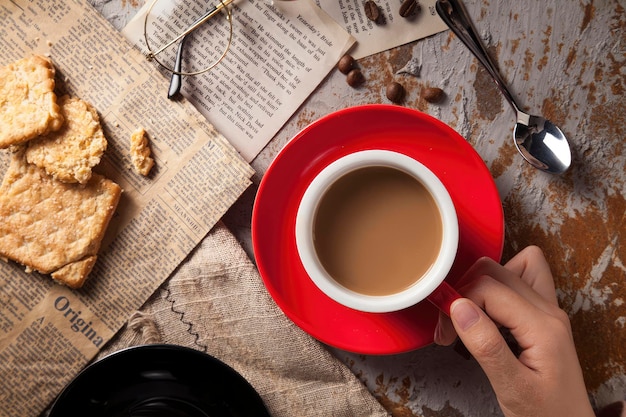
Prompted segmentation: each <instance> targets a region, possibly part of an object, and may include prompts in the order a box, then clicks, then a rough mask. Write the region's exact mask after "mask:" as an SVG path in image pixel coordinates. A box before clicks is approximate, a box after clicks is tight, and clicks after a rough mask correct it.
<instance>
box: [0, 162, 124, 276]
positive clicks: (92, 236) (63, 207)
mask: <svg viewBox="0 0 626 417" xmlns="http://www.w3.org/2000/svg"><path fill="white" fill-rule="evenodd" d="M121 192H122V190H121V188H120V187H119V186H118V185H117V184H115V183H114V182H112V181H111V180H108V179H106V178H105V177H103V176H101V175H98V174H94V175H93V176H92V177H91V179H90V180H89V181H88V182H87V183H86V184H77V183H72V184H69V183H63V182H60V181H58V180H56V179H54V178H52V177H51V176H49V175H47V174H46V173H45V171H44V170H42V169H41V168H39V167H37V166H35V165H32V164H29V163H27V162H26V159H25V156H24V152H23V150H19V151H17V152H15V153H14V154H13V155H12V159H11V163H10V166H9V169H8V170H7V172H6V174H5V177H4V180H3V182H2V184H1V185H0V219H2V221H1V222H0V256H2V257H5V258H8V259H11V260H13V261H16V262H19V263H21V264H23V265H25V266H26V269H27V271H30V270H36V271H39V272H41V273H43V274H52V277H53V278H54V279H56V280H57V281H59V282H61V283H63V284H65V285H68V286H69V287H71V288H80V287H81V286H82V285H83V283H84V282H85V280H86V278H87V275H88V274H89V272H90V271H91V268H92V267H93V265H94V263H95V260H96V257H97V254H98V250H99V249H100V245H101V243H102V239H103V237H104V234H105V231H106V229H107V226H108V224H109V221H110V219H111V217H112V215H113V213H114V211H115V208H116V207H117V204H118V202H119V199H120V196H121Z"/></svg>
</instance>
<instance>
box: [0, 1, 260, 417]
mask: <svg viewBox="0 0 626 417" xmlns="http://www.w3.org/2000/svg"><path fill="white" fill-rule="evenodd" d="M0 21H1V22H2V25H0V65H6V64H8V63H9V62H12V61H15V60H18V59H20V58H23V57H26V56H29V55H30V54H32V53H38V54H45V55H47V56H49V57H50V58H51V59H52V61H53V62H54V64H55V67H56V68H57V87H58V89H59V91H62V92H67V93H69V94H71V95H73V96H76V97H80V98H81V99H83V100H85V101H88V102H90V103H91V104H92V105H93V106H94V107H95V108H96V109H97V110H98V112H99V114H100V116H101V122H102V125H103V130H104V133H105V136H106V137H107V139H108V141H109V146H108V149H107V151H106V153H105V157H104V158H103V161H102V162H101V164H100V165H99V166H98V170H99V171H100V173H102V174H104V175H105V176H106V177H108V178H110V179H112V180H113V181H115V182H117V183H118V184H120V186H121V187H122V188H123V190H124V192H123V195H122V198H121V201H120V204H119V206H118V208H117V211H116V213H115V215H114V218H113V220H112V221H111V223H110V225H109V228H108V230H107V236H106V239H105V242H103V246H102V248H101V250H100V254H99V257H98V261H97V263H96V266H95V268H94V270H93V271H92V273H91V275H90V277H89V279H88V281H87V283H86V284H85V286H84V287H83V288H82V289H80V290H70V289H69V288H67V287H64V286H61V285H58V284H56V283H54V282H53V281H52V280H51V279H50V277H48V276H42V275H39V274H37V273H30V274H29V273H26V272H25V271H24V268H23V267H22V266H20V265H18V264H16V263H14V262H11V261H8V262H0V376H1V377H0V416H11V417H15V416H21V417H28V416H37V415H39V414H40V413H41V412H42V411H43V410H44V409H45V408H46V407H47V406H48V405H49V403H50V402H51V401H52V400H53V399H54V398H55V396H56V395H57V394H58V393H59V392H60V391H61V390H62V388H63V387H64V386H65V385H66V384H67V383H69V382H70V380H71V379H72V378H73V377H74V376H75V375H76V374H77V373H78V372H79V371H80V370H81V369H82V368H83V367H84V366H85V365H86V364H87V363H88V362H89V361H90V360H91V359H92V358H93V357H94V356H95V355H96V354H97V353H98V351H99V350H100V348H102V347H103V345H104V344H105V343H106V342H107V341H108V340H109V339H111V337H112V336H113V335H114V334H115V333H116V332H117V331H118V330H119V329H120V328H121V327H122V326H123V325H124V323H125V322H126V321H127V318H128V317H129V316H130V314H131V313H132V312H133V311H135V310H136V309H138V308H139V307H141V305H143V304H144V302H145V301H146V300H147V299H148V298H149V296H150V295H151V294H153V292H154V291H155V290H156V289H157V287H158V286H159V285H160V284H161V283H162V282H164V281H165V280H166V279H167V277H168V276H169V275H170V274H171V273H172V272H173V271H174V269H175V268H176V267H177V266H178V265H179V264H180V262H181V261H182V260H183V259H184V258H185V257H186V256H187V255H188V254H189V253H190V252H191V251H192V249H193V248H194V247H195V246H196V245H197V244H198V242H199V241H200V240H201V239H202V238H203V237H204V236H205V235H206V234H207V233H208V232H209V231H210V229H211V228H212V227H213V226H214V225H215V224H216V223H217V222H218V221H219V219H220V218H221V217H222V215H223V214H224V213H225V212H226V210H227V209H228V208H229V207H230V206H231V205H232V203H234V202H235V200H236V199H237V198H238V197H239V196H240V195H241V193H243V191H244V190H245V189H246V188H247V187H248V185H249V184H250V178H251V177H252V175H253V174H254V173H253V170H252V168H251V167H250V166H249V165H248V164H247V163H246V162H245V161H244V160H243V158H241V156H240V155H239V153H238V152H237V151H236V150H235V149H234V148H233V147H232V145H230V143H229V142H228V141H227V140H226V139H225V138H224V136H222V135H221V134H220V133H218V131H217V130H216V129H215V128H214V127H213V126H212V125H210V124H209V123H208V122H207V120H206V119H205V118H204V117H203V116H202V115H201V114H200V113H199V112H198V111H197V110H196V109H195V108H194V106H193V105H191V104H190V103H188V102H186V101H178V102H171V101H169V100H167V98H166V97H165V96H164V95H163V94H162V93H163V91H165V90H166V89H167V86H168V81H167V80H166V79H165V78H164V77H163V76H162V75H161V74H160V73H158V72H157V71H155V70H154V68H153V66H152V65H150V64H148V63H147V62H145V59H144V57H143V56H142V55H141V54H140V53H139V51H137V50H136V48H134V46H133V45H132V44H131V43H129V42H128V41H127V40H126V39H125V38H124V37H123V36H122V35H121V34H120V33H119V32H118V31H116V30H115V29H114V28H113V27H112V26H111V25H110V24H109V23H108V22H107V21H106V20H104V18H103V17H102V16H101V15H100V14H98V13H97V12H96V11H95V9H93V8H92V7H91V6H90V5H88V4H87V3H86V2H85V1H80V0H0ZM140 126H142V127H144V128H145V129H146V131H147V132H148V134H149V135H150V138H151V145H152V150H153V155H154V157H155V159H156V165H155V167H154V168H153V172H152V173H151V175H150V176H149V177H142V176H140V175H137V174H135V172H134V171H133V169H132V168H131V161H130V155H129V138H130V134H131V132H132V131H133V130H134V129H135V128H137V127H140ZM8 160H9V157H8V151H6V150H5V151H0V176H2V175H3V173H4V171H5V170H6V167H7V164H8Z"/></svg>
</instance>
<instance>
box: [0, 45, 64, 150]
mask: <svg viewBox="0 0 626 417" xmlns="http://www.w3.org/2000/svg"><path fill="white" fill-rule="evenodd" d="M54 75H55V68H54V65H53V64H52V61H50V59H48V58H46V57H45V56H42V55H33V56H31V57H29V58H23V59H20V60H19V61H15V62H13V63H11V64H9V65H7V66H5V67H2V68H0V148H2V149H5V148H8V147H9V146H11V145H17V144H21V143H24V142H27V141H29V140H31V139H33V138H35V137H37V136H39V135H45V134H47V133H49V132H53V131H56V130H59V129H60V128H61V126H63V121H64V120H63V115H62V114H61V111H60V108H59V106H58V104H57V96H56V94H55V93H54V87H55V82H54Z"/></svg>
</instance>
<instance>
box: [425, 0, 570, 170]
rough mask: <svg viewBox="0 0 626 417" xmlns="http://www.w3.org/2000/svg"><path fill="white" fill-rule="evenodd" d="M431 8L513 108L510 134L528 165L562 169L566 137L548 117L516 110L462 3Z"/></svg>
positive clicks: (442, 1)
mask: <svg viewBox="0 0 626 417" xmlns="http://www.w3.org/2000/svg"><path fill="white" fill-rule="evenodd" d="M435 8H436V10H437V13H438V14H439V16H440V17H441V19H442V20H443V21H444V22H445V23H446V25H448V26H449V27H450V29H451V30H452V32H454V34H455V35H456V36H457V37H458V38H459V39H460V40H461V41H462V42H463V43H464V44H465V46H467V47H468V48H469V50H470V51H471V52H472V53H473V54H474V56H475V57H476V58H477V59H478V61H479V62H480V63H481V64H482V65H483V66H484V67H485V69H486V70H487V72H488V73H489V75H491V78H493V81H494V82H495V83H496V85H497V86H498V89H499V90H500V91H501V92H502V94H503V95H504V97H505V98H506V100H507V101H508V102H509V104H511V107H513V110H515V113H516V114H517V123H516V125H515V129H514V131H513V137H514V139H515V147H516V148H517V150H518V151H519V153H520V154H522V156H523V157H524V159H526V161H528V162H529V163H530V164H531V165H532V166H534V167H535V168H538V169H540V170H542V171H546V172H550V173H553V174H561V173H563V172H565V171H566V170H567V169H568V168H569V166H570V164H571V161H572V154H571V151H570V147H569V144H568V142H567V138H566V137H565V135H564V134H563V132H561V130H560V129H559V128H558V127H557V126H555V125H554V124H553V123H552V122H550V121H549V120H546V119H544V118H543V117H540V116H532V115H530V114H527V113H524V112H523V111H521V110H520V108H519V106H518V105H517V104H516V103H515V100H513V96H512V95H511V93H510V92H509V90H508V89H507V87H506V85H505V83H504V81H503V80H502V78H501V77H500V74H499V73H498V71H496V67H495V65H494V64H493V61H492V60H491V58H490V57H489V55H488V54H487V50H486V49H485V47H484V46H483V44H482V43H481V41H480V38H479V37H478V35H477V32H476V29H475V28H474V25H473V24H472V20H471V19H470V17H469V14H468V13H467V10H466V9H465V7H464V6H463V3H461V1H460V0H437V2H436V4H435Z"/></svg>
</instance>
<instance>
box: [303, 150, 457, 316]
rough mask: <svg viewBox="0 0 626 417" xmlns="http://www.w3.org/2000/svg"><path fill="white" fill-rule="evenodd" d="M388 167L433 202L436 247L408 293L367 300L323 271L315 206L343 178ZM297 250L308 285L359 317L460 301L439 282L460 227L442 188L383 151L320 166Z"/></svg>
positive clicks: (307, 196)
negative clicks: (438, 233) (438, 234)
mask: <svg viewBox="0 0 626 417" xmlns="http://www.w3.org/2000/svg"><path fill="white" fill-rule="evenodd" d="M372 166H380V167H390V168H395V169H397V170H400V171H402V172H404V173H407V174H409V175H410V176H412V177H413V178H415V179H416V180H417V181H419V182H420V183H421V184H422V185H423V186H424V187H425V188H426V189H427V190H428V192H429V193H430V194H431V196H432V197H433V199H434V201H435V203H436V205H437V208H438V210H439V214H440V215H441V220H442V224H443V228H442V239H441V246H440V249H439V252H438V255H437V256H436V258H435V260H434V262H433V263H432V265H431V266H430V268H429V269H428V270H427V271H426V272H425V273H424V274H423V275H422V276H421V278H419V279H417V280H416V281H415V282H414V283H413V284H412V285H410V286H409V287H408V288H406V289H404V290H401V291H399V292H395V293H392V294H388V295H368V294H362V293H359V292H355V291H353V290H351V289H348V288H346V287H344V286H343V285H341V284H339V283H338V282H337V281H336V280H335V279H333V277H332V276H331V275H330V274H329V273H328V272H327V271H326V269H325V268H324V266H323V265H322V263H321V261H320V259H319V257H318V255H317V253H316V249H315V243H314V223H315V216H316V213H317V208H318V204H319V202H320V201H321V200H322V197H323V196H324V194H325V192H326V191H327V190H328V189H329V187H330V186H331V185H332V184H333V183H335V181H337V180H338V179H339V178H341V177H343V176H344V175H346V174H348V173H350V172H352V171H354V170H357V169H360V168H364V167H372ZM295 234H296V246H297V249H298V254H299V257H300V260H301V262H302V265H303V266H304V269H305V271H306V272H307V274H308V276H309V277H310V278H311V280H312V281H313V283H314V284H315V285H316V286H317V287H318V288H319V289H320V290H321V291H322V292H323V293H324V294H326V295H327V296H328V297H330V298H331V299H333V300H334V301H336V302H338V303H340V304H342V305H344V306H346V307H349V308H352V309H355V310H360V311H364V312H371V313H382V312H391V311H397V310H401V309H404V308H407V307H410V306H412V305H414V304H417V303H419V302H421V301H422V300H425V299H428V300H430V301H431V302H433V303H434V304H436V305H437V306H438V307H439V308H440V309H442V311H444V312H446V313H449V308H450V304H451V303H452V301H454V299H456V298H458V297H460V296H459V295H458V294H457V293H456V291H454V290H453V289H452V288H451V287H450V286H449V285H448V284H447V283H446V282H445V281H444V279H445V278H446V276H447V275H448V273H449V272H450V269H451V267H452V265H453V263H454V260H455V258H456V253H457V248H458V243H459V227H458V220H457V215H456V210H455V208H454V203H453V202H452V199H451V198H450V195H449V193H448V191H447V190H446V187H445V186H444V185H443V184H442V182H441V181H440V180H439V178H438V177H437V176H436V175H435V174H434V173H433V172H432V171H431V170H430V169H428V168H427V167H426V166H424V165H423V164H422V163H420V162H419V161H417V160H415V159H413V158H411V157H409V156H407V155H404V154H402V153H398V152H394V151H388V150H365V151H359V152H355V153H352V154H348V155H346V156H344V157H341V158H339V159H337V160H335V161H334V162H332V163H331V164H329V165H328V166H327V167H325V168H324V169H323V170H322V171H321V172H320V173H319V174H318V175H317V176H316V177H315V178H314V179H313V181H312V182H311V183H310V185H309V186H308V188H307V189H306V191H305V193H304V195H303V197H302V200H301V201H300V204H299V207H298V211H297V215H296V225H295Z"/></svg>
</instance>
